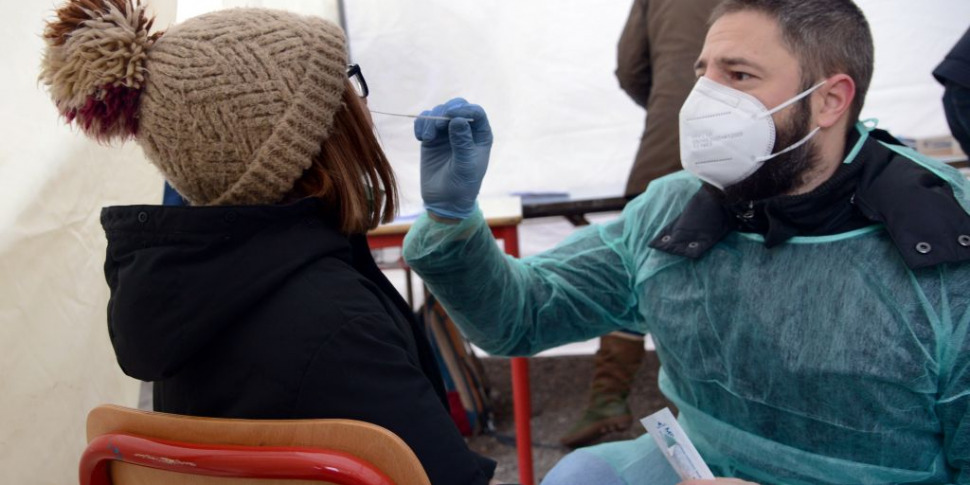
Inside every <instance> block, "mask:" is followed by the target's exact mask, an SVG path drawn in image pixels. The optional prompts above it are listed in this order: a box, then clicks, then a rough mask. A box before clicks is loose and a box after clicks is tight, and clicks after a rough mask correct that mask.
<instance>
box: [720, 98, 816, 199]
mask: <svg viewBox="0 0 970 485" xmlns="http://www.w3.org/2000/svg"><path fill="white" fill-rule="evenodd" d="M808 100H809V98H806V99H803V100H801V101H799V102H798V103H796V104H795V106H794V111H792V114H791V116H790V117H789V118H788V121H787V122H784V123H780V124H779V126H778V131H777V136H776V137H775V146H774V148H773V149H772V153H774V152H777V151H780V150H784V149H785V148H788V147H790V146H792V145H794V144H795V143H798V141H799V140H801V139H802V138H804V137H805V136H806V135H808V133H809V131H810V130H811V128H810V124H811V121H812V120H811V113H810V112H809V103H808ZM818 158H819V157H818V147H817V146H816V145H815V143H814V140H809V141H808V142H806V143H804V144H802V146H800V147H798V148H795V149H793V150H791V151H789V152H787V153H783V154H781V155H778V156H777V157H775V158H772V159H771V160H768V161H766V162H765V163H764V164H763V165H762V166H761V168H759V169H758V170H756V171H755V172H754V173H753V174H751V175H750V176H748V178H746V179H744V180H742V181H740V182H738V183H736V184H734V185H731V186H729V187H725V188H724V191H723V193H722V194H721V198H722V199H723V201H724V202H725V203H727V204H729V205H733V204H738V203H742V202H749V201H755V200H763V199H768V198H771V197H776V196H779V195H783V194H787V193H789V192H791V191H792V190H794V189H795V188H796V187H798V186H800V185H801V184H802V183H803V182H804V180H805V176H806V175H807V174H808V173H809V172H811V170H812V169H813V168H814V167H815V166H816V165H817V164H818ZM715 190H716V189H715Z"/></svg>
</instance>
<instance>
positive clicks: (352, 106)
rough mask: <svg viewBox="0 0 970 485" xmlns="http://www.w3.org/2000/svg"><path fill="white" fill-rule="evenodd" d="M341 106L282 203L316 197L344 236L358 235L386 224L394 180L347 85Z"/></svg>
mask: <svg viewBox="0 0 970 485" xmlns="http://www.w3.org/2000/svg"><path fill="white" fill-rule="evenodd" d="M345 84H346V86H345V89H344V94H343V100H342V101H343V107H342V108H340V109H339V110H337V113H336V114H335V115H334V126H333V129H332V130H331V132H330V136H329V137H328V138H327V139H326V140H325V141H324V142H323V145H322V148H323V149H322V151H321V152H320V155H318V156H317V157H316V158H315V159H314V160H313V164H312V165H311V166H310V168H308V169H306V171H305V172H303V175H302V176H300V179H299V180H297V181H296V184H295V185H294V186H293V190H292V191H291V192H290V194H289V196H288V197H287V199H289V200H292V199H300V198H306V197H317V198H319V199H322V200H323V201H324V202H325V203H326V205H327V206H328V207H330V208H332V210H333V213H334V214H335V215H336V216H337V218H338V219H337V220H338V228H339V230H340V231H341V232H342V233H344V234H361V233H364V232H367V231H368V230H369V229H373V228H375V227H377V225H378V224H380V223H381V222H390V221H391V220H392V219H393V218H394V214H395V212H396V210H397V205H398V197H397V182H396V181H395V178H394V171H393V170H391V164H390V162H389V161H388V160H387V156H386V155H384V150H382V149H381V146H380V144H379V143H378V141H377V137H376V136H375V134H374V129H373V126H372V125H371V123H370V121H369V118H368V116H367V113H365V112H364V104H363V103H362V102H361V100H360V98H358V97H357V94H356V92H355V91H354V88H353V87H352V86H351V85H350V81H347V82H346V83H345Z"/></svg>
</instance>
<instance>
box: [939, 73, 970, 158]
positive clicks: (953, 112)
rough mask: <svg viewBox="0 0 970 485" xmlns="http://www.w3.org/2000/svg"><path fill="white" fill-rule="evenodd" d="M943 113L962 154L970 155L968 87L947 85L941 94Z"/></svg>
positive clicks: (969, 92) (969, 102)
mask: <svg viewBox="0 0 970 485" xmlns="http://www.w3.org/2000/svg"><path fill="white" fill-rule="evenodd" d="M943 111H944V112H945V113H946V122H947V123H948V124H949V125H950V132H951V133H953V138H956V139H957V142H958V143H959V144H960V148H962V149H963V153H966V154H967V155H970V87H965V86H961V85H959V84H953V83H947V85H946V90H945V91H944V92H943Z"/></svg>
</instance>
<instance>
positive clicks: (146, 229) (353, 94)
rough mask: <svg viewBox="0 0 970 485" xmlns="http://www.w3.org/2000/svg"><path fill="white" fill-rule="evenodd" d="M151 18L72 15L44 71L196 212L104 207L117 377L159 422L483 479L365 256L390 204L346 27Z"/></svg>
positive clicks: (235, 13)
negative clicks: (369, 441)
mask: <svg viewBox="0 0 970 485" xmlns="http://www.w3.org/2000/svg"><path fill="white" fill-rule="evenodd" d="M151 23H152V22H151V20H149V19H148V18H147V17H146V15H145V13H144V8H143V7H142V6H140V5H135V4H133V3H132V0H74V1H71V2H68V3H66V4H65V5H63V6H62V7H61V8H60V9H58V10H57V12H56V16H55V18H53V19H52V20H51V21H50V22H49V23H48V25H47V29H46V31H45V39H46V41H47V44H48V48H47V50H46V52H45V55H44V62H43V66H42V73H41V80H42V82H43V83H44V84H46V85H47V86H48V87H49V90H50V92H51V95H52V97H53V100H54V103H55V104H56V106H57V108H58V109H59V110H60V112H61V113H62V114H63V115H64V117H65V118H66V119H67V120H69V121H72V122H73V123H74V124H75V125H77V126H78V127H79V128H80V129H81V131H83V132H84V133H85V134H87V135H89V136H91V137H93V138H96V139H98V140H99V141H112V140H125V139H134V140H135V141H136V142H137V143H138V144H139V145H140V146H141V147H142V148H143V150H144V152H145V155H146V156H147V158H148V160H149V161H150V162H151V163H153V164H154V165H155V166H156V167H157V168H158V169H159V170H160V171H161V173H162V174H163V175H164V177H165V179H166V180H167V181H168V182H169V183H171V185H172V186H173V187H175V189H176V190H178V192H179V193H180V194H181V195H182V196H184V197H185V198H186V199H187V200H188V201H189V202H190V204H191V206H187V207H164V206H127V207H109V208H105V209H104V210H103V212H102V214H101V221H102V224H103V226H104V229H105V232H106V234H107V238H108V250H107V259H106V261H105V265H104V270H105V276H106V278H107V282H108V285H109V286H110V288H111V299H110V301H109V303H108V328H109V332H110V335H111V341H112V344H113V346H114V349H115V352H116V355H117V358H118V362H119V364H120V365H121V368H122V370H123V371H124V372H125V373H126V374H128V375H130V376H132V377H134V378H137V379H141V380H143V381H154V383H155V386H154V404H155V409H156V410H157V411H163V412H168V413H176V414H187V415H195V416H213V417H226V418H266V419H270V418H272V419H296V418H348V419H358V420H363V421H368V422H371V423H376V424H378V425H380V426H383V427H386V428H388V429H389V430H391V431H393V432H394V433H396V434H397V435H398V436H400V437H401V438H403V439H404V441H406V442H407V443H408V445H410V446H411V448H412V449H413V450H414V451H415V453H416V454H417V456H418V458H419V459H420V460H421V463H422V464H423V465H424V468H425V470H426V471H427V473H428V475H429V477H430V479H431V482H432V483H434V484H436V485H443V484H455V485H466V484H486V483H488V482H489V480H490V478H491V477H492V475H493V472H494V469H495V463H494V462H493V461H492V460H489V459H487V458H484V457H481V456H479V455H477V454H475V453H473V452H471V451H470V450H469V449H468V447H467V446H466V444H465V442H464V440H463V439H462V437H461V436H460V435H459V433H458V430H457V429H456V427H455V425H454V423H453V422H452V421H451V418H450V416H449V412H448V409H447V405H446V403H445V400H444V393H443V387H442V383H441V376H440V374H439V372H438V370H437V367H436V366H435V362H434V360H433V357H432V355H431V353H430V348H429V344H428V342H427V340H426V339H425V336H424V332H423V329H422V328H420V326H419V325H418V324H417V323H416V322H415V319H414V316H413V314H412V313H411V310H410V308H409V307H408V305H407V303H405V302H404V301H403V299H402V298H401V297H400V296H399V295H398V293H397V292H396V291H395V289H394V288H393V287H392V286H391V285H390V284H389V283H388V281H387V280H386V279H385V278H384V276H383V275H382V274H381V272H380V271H379V270H378V269H377V267H376V265H375V264H374V261H373V259H372V258H371V255H370V251H369V248H368V247H367V241H366V237H365V233H366V231H367V230H368V229H371V228H373V227H375V226H376V225H377V224H379V223H380V222H381V221H387V220H389V219H391V218H392V217H393V214H394V210H395V202H396V197H397V195H396V187H395V181H394V175H393V172H392V170H391V167H390V164H389V163H388V161H387V159H386V157H385V155H384V153H383V152H382V150H381V148H380V146H379V144H378V142H377V140H376V137H375V135H374V132H373V127H372V126H371V124H370V119H369V114H368V113H367V111H366V109H365V106H364V103H363V102H362V100H361V96H362V95H366V92H358V90H356V89H355V85H354V84H353V83H351V81H350V78H349V77H348V75H352V76H355V77H358V80H362V78H359V76H360V73H359V70H357V69H354V70H349V69H348V66H347V54H346V45H345V40H344V34H343V32H342V31H341V29H340V28H339V27H337V26H336V25H334V24H332V23H330V22H328V21H326V20H323V19H320V18H313V17H305V16H299V15H295V14H291V13H287V12H282V11H273V10H264V9H232V10H225V11H219V12H215V13H211V14H208V15H202V16H199V17H196V18H193V19H190V20H187V21H185V22H183V23H181V24H179V25H176V26H174V27H172V28H171V29H169V30H168V32H166V33H164V34H161V33H155V34H152V33H150V32H149V30H150V28H151Z"/></svg>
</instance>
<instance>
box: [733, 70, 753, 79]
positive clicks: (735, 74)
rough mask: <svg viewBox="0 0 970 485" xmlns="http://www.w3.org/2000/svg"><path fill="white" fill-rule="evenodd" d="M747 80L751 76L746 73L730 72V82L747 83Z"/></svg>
mask: <svg viewBox="0 0 970 485" xmlns="http://www.w3.org/2000/svg"><path fill="white" fill-rule="evenodd" d="M748 79H751V75H750V74H748V73H746V72H741V71H732V72H731V80H733V81H747V80H748Z"/></svg>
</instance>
